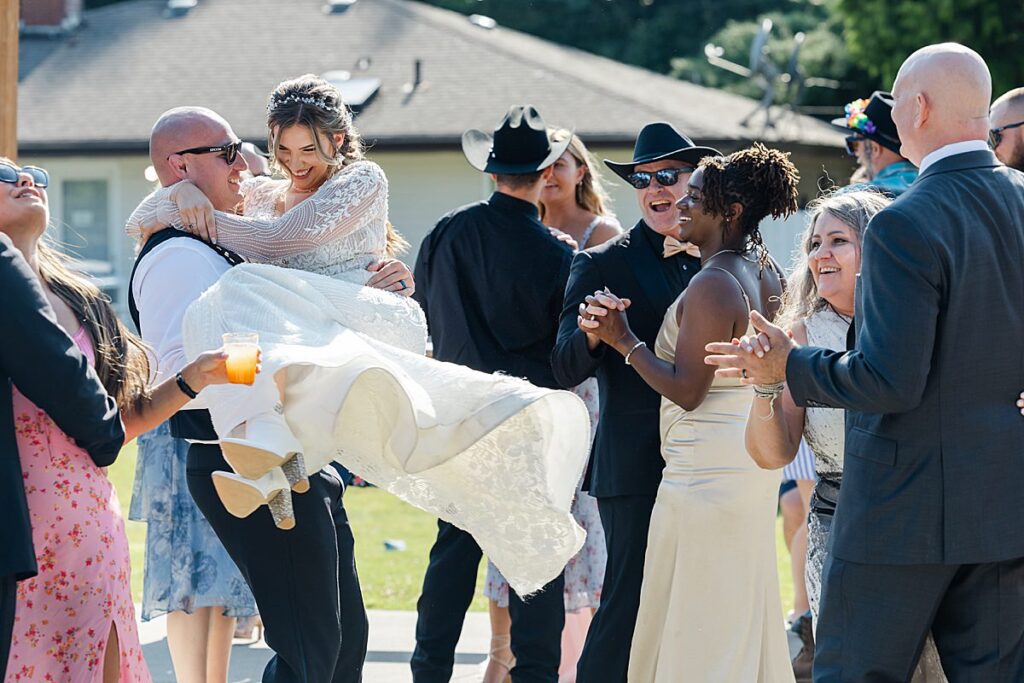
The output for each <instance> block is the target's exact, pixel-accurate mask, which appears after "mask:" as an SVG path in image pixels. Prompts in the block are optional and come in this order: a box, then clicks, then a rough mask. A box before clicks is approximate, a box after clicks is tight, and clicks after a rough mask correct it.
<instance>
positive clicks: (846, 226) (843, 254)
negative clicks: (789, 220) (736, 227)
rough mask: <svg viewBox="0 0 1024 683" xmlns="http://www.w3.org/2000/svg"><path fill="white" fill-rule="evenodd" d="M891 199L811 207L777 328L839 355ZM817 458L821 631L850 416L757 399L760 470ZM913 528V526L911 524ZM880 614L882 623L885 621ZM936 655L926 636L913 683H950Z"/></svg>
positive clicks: (812, 584)
mask: <svg viewBox="0 0 1024 683" xmlns="http://www.w3.org/2000/svg"><path fill="white" fill-rule="evenodd" d="M890 201H891V200H890V199H888V198H886V197H885V196H884V195H882V194H880V193H878V192H873V191H865V190H857V191H850V192H843V193H840V194H835V195H832V196H829V197H825V198H823V199H820V200H818V201H817V202H816V203H815V204H812V205H811V206H809V207H808V212H809V214H810V219H809V223H808V227H807V232H806V233H805V235H804V239H803V241H802V244H801V246H802V248H803V253H802V261H801V262H800V264H799V265H798V266H797V267H796V269H795V270H794V273H793V277H792V280H791V281H790V283H789V288H788V290H787V292H786V294H785V296H784V299H783V307H782V309H781V310H780V312H779V316H778V318H777V323H778V324H779V325H781V326H783V327H789V328H790V329H791V330H792V332H793V337H794V339H795V340H796V341H797V342H798V343H800V344H809V345H811V346H818V347H822V348H828V349H832V350H834V351H844V350H846V335H847V331H848V330H849V328H850V323H851V320H852V317H853V298H854V286H855V282H856V276H857V273H858V272H859V271H860V243H861V236H862V234H863V232H864V229H865V228H866V227H867V224H868V221H869V220H870V219H871V217H872V216H874V215H875V214H876V213H878V212H879V211H881V210H882V209H884V208H885V207H886V206H887V205H888V204H889V203H890ZM801 437H802V438H804V439H806V440H807V444H808V446H810V448H811V450H812V451H813V452H814V467H815V471H816V473H817V475H818V481H817V482H816V483H815V486H814V491H813V493H812V494H811V510H810V514H809V515H808V521H807V530H808V534H807V568H806V572H805V580H806V582H807V597H808V601H809V602H810V605H811V612H812V614H813V615H814V624H815V626H817V619H818V605H819V602H820V599H821V588H822V586H821V579H822V568H823V567H824V565H825V560H826V559H827V558H828V549H827V547H828V538H829V532H830V531H831V528H832V517H833V515H834V513H835V509H836V503H837V502H838V500H839V488H840V486H841V483H842V475H843V450H844V445H845V440H846V436H845V418H844V414H843V411H842V410H839V409H836V408H806V409H804V408H800V407H798V406H797V405H796V404H795V403H794V402H793V399H792V397H791V395H790V393H789V390H788V389H785V390H784V391H783V393H782V395H781V396H779V397H778V399H777V400H775V401H774V402H773V404H770V403H769V402H768V401H766V400H755V401H754V402H753V405H752V407H751V411H750V416H749V418H748V420H747V447H748V450H749V451H750V454H751V456H752V457H753V458H754V460H755V461H757V463H758V464H759V465H761V466H762V467H766V468H773V469H774V468H781V467H783V466H784V465H786V464H788V463H789V462H791V461H792V460H793V458H794V457H795V456H796V452H797V448H798V446H799V443H800V439H801ZM907 521H908V523H912V520H907ZM884 618H885V616H884V615H879V619H884ZM945 681H946V676H945V674H944V673H943V671H942V663H941V662H940V661H939V653H938V650H936V648H935V643H934V641H933V640H932V639H931V637H930V636H929V638H928V640H927V641H926V642H925V645H924V651H923V653H922V655H921V660H920V661H919V662H918V665H917V668H916V670H915V671H914V676H913V683H945Z"/></svg>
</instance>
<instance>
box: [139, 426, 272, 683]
mask: <svg viewBox="0 0 1024 683" xmlns="http://www.w3.org/2000/svg"><path fill="white" fill-rule="evenodd" d="M187 453H188V443H187V442H186V441H185V440H183V439H176V438H174V437H172V436H171V432H170V427H169V426H168V425H167V423H164V424H162V425H160V426H159V427H158V428H157V429H155V430H153V431H151V432H149V433H147V434H144V435H142V436H140V437H139V439H138V461H137V464H136V470H135V485H134V487H133V489H132V501H131V508H130V511H129V515H128V517H129V519H131V520H134V521H137V522H145V523H146V524H147V529H146V560H145V575H144V579H143V588H142V620H143V621H148V620H150V619H153V618H155V617H158V616H160V615H162V614H166V615H167V645H168V648H169V649H170V651H171V661H172V663H173V665H174V674H175V678H176V679H177V680H178V681H179V683H193V682H198V683H203V682H204V681H205V682H207V683H219V682H223V681H226V680H227V676H228V660H229V658H230V656H231V640H232V636H233V635H234V630H235V618H236V617H248V616H252V615H254V614H256V603H255V601H254V600H253V597H252V593H251V592H250V591H249V587H248V586H247V585H246V583H245V580H244V579H243V578H242V575H241V574H240V573H239V571H238V568H237V567H235V563H234V562H232V560H231V558H230V557H229V556H228V554H227V551H225V550H224V546H222V545H221V543H220V541H219V540H218V539H217V536H216V535H215V534H214V532H213V529H212V528H210V525H209V523H208V522H207V521H206V519H205V518H204V517H203V515H202V513H201V512H199V508H197V507H196V504H195V503H194V502H193V501H192V496H191V495H190V494H189V492H188V486H187V484H186V480H185V459H186V454H187Z"/></svg>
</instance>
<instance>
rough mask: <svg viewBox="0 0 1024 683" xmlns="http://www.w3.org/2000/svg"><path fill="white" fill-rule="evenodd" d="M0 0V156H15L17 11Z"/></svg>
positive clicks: (15, 0) (8, 0) (9, 0)
mask: <svg viewBox="0 0 1024 683" xmlns="http://www.w3.org/2000/svg"><path fill="white" fill-rule="evenodd" d="M19 3H20V0H0V155H3V156H6V157H10V158H11V159H16V158H17V156H18V11H19Z"/></svg>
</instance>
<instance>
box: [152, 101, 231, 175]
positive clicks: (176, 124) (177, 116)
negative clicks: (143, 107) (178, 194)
mask: <svg viewBox="0 0 1024 683" xmlns="http://www.w3.org/2000/svg"><path fill="white" fill-rule="evenodd" d="M229 134H230V136H232V137H233V136H234V133H231V126H230V125H229V124H228V122H227V121H225V120H224V117H222V116H221V115H220V114H218V113H217V112H215V111H213V110H212V109H207V108H205V107H175V108H174V109H169V110H167V111H165V112H164V113H163V114H161V115H160V118H159V119H157V121H156V123H155V124H153V130H152V131H151V132H150V134H149V158H150V161H152V162H153V168H154V169H155V170H156V175H157V177H158V178H159V179H160V184H161V185H164V186H165V187H166V186H167V185H171V184H173V183H176V182H177V181H179V180H181V177H180V175H179V174H177V173H175V172H174V170H173V169H172V168H171V164H170V162H169V161H168V159H167V157H169V156H170V155H172V154H175V153H177V152H180V151H181V150H183V149H192V148H194V147H202V146H213V145H218V144H220V143H222V142H223V141H224V139H225V136H226V135H229Z"/></svg>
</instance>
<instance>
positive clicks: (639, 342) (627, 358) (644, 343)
mask: <svg viewBox="0 0 1024 683" xmlns="http://www.w3.org/2000/svg"><path fill="white" fill-rule="evenodd" d="M641 346H647V342H643V341H638V342H637V343H636V344H634V345H633V348H631V349H630V350H629V351H628V352H626V358H625V361H626V365H629V364H630V363H629V357H630V356H632V355H633V352H634V351H636V350H637V349H639V348H640V347H641Z"/></svg>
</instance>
